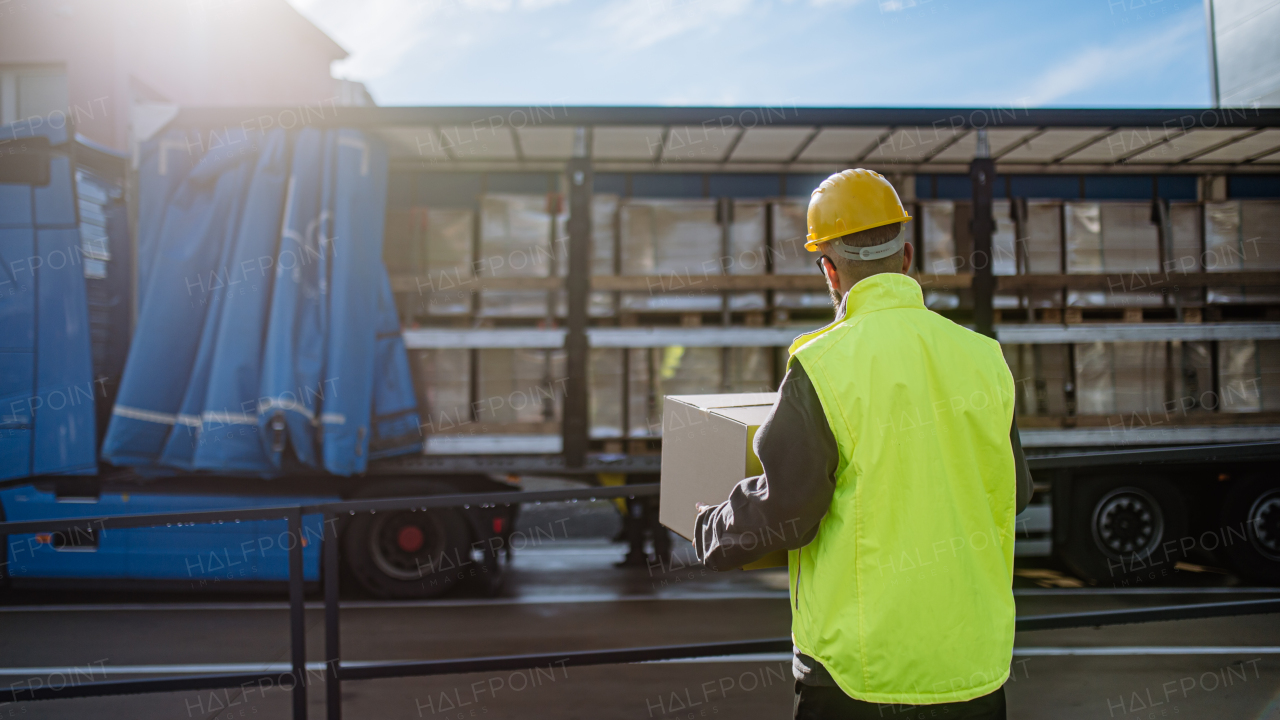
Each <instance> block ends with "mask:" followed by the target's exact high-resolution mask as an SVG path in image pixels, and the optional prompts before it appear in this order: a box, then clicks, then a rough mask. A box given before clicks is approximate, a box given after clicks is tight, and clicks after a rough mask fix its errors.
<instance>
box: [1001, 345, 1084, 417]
mask: <svg viewBox="0 0 1280 720" xmlns="http://www.w3.org/2000/svg"><path fill="white" fill-rule="evenodd" d="M1002 350H1003V351H1004V357H1005V361H1006V362H1007V363H1008V364H1009V371H1010V372H1011V373H1012V374H1013V380H1014V392H1015V393H1016V394H1017V398H1016V402H1017V410H1018V414H1019V416H1021V417H1031V416H1036V415H1040V416H1061V415H1065V414H1066V412H1067V403H1066V386H1067V384H1068V382H1069V381H1070V373H1069V370H1070V368H1069V367H1068V361H1067V353H1068V346H1067V345H1004V346H1002Z"/></svg>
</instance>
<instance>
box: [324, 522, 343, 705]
mask: <svg viewBox="0 0 1280 720" xmlns="http://www.w3.org/2000/svg"><path fill="white" fill-rule="evenodd" d="M320 534H321V536H322V539H321V542H322V543H323V546H322V547H321V552H322V553H323V554H324V569H323V571H322V572H323V574H324V672H325V676H324V682H325V685H324V703H325V717H326V718H327V720H342V678H341V677H340V676H339V675H338V669H339V666H340V663H341V661H342V650H341V643H340V639H341V638H340V635H339V632H338V630H339V628H338V516H337V515H333V514H327V515H325V516H324V526H323V527H322V528H321V530H320Z"/></svg>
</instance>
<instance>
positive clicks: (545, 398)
mask: <svg viewBox="0 0 1280 720" xmlns="http://www.w3.org/2000/svg"><path fill="white" fill-rule="evenodd" d="M479 355H480V367H479V373H478V378H479V385H478V387H477V393H476V397H477V399H476V405H475V406H474V407H475V408H476V410H475V416H476V421H477V422H478V423H480V424H481V426H482V427H484V428H485V431H486V432H493V433H503V432H510V431H515V432H518V433H528V432H534V433H538V432H541V433H558V432H559V428H558V423H559V421H560V416H561V409H562V406H563V400H564V392H565V362H564V351H562V350H530V349H485V350H480V351H479ZM504 425H505V426H508V427H506V428H503V427H502V426H504ZM553 425H555V426H556V427H552V426H553Z"/></svg>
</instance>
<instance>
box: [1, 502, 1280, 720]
mask: <svg viewBox="0 0 1280 720" xmlns="http://www.w3.org/2000/svg"><path fill="white" fill-rule="evenodd" d="M657 494H658V485H657V484H644V485H627V486H621V487H610V488H585V489H573V490H547V491H539V492H523V491H519V492H502V493H477V494H467V495H431V496H425V497H414V498H385V499H371V500H350V501H342V502H326V503H318V504H308V505H286V506H276V507H266V508H261V507H259V508H237V509H232V510H209V511H199V512H179V513H160V514H144V515H112V516H98V517H89V518H66V519H51V520H27V521H16V522H5V523H0V536H3V535H17V534H26V533H36V532H50V533H56V532H60V531H68V530H85V529H88V530H90V531H92V530H93V529H97V530H105V529H116V528H140V527H159V526H170V527H179V526H188V525H197V524H207V523H215V524H216V523H223V522H234V521H237V520H239V521H244V520H279V519H281V518H283V519H285V520H286V521H287V522H288V531H289V532H290V533H296V534H295V535H293V537H297V538H301V537H302V518H303V516H304V515H315V514H320V515H322V516H323V517H324V525H325V526H333V527H335V528H336V523H334V522H332V521H336V519H337V518H338V517H339V516H341V515H344V514H354V513H360V512H376V511H390V510H412V509H419V510H426V509H428V508H444V507H469V506H471V505H477V506H495V505H507V506H509V505H513V504H522V503H530V502H561V501H572V500H582V499H588V500H596V499H611V498H632V499H634V498H638V497H649V496H656V495H657ZM336 539H337V538H336V529H335V536H334V537H329V536H328V534H327V533H326V534H325V536H324V540H323V542H322V544H321V545H322V548H321V553H322V556H323V557H322V568H323V570H322V573H321V574H322V580H323V586H324V638H325V640H324V642H325V650H324V657H325V661H324V663H323V671H322V675H321V677H322V678H323V679H324V684H325V707H326V716H327V718H328V720H341V717H342V696H341V683H342V682H343V681H346V680H373V679H385V678H401V677H423V676H430V675H449V674H460V673H475V672H491V671H507V670H524V669H529V668H533V667H538V666H543V665H548V664H558V665H562V666H564V667H568V666H585V665H609V664H622V663H637V662H650V661H655V660H675V659H681V658H695V657H727V656H734V655H744V654H754V653H763V652H790V651H791V638H790V637H778V638H764V639H757V640H739V641H732V642H717V643H700V644H690V645H666V646H658V647H637V648H619V649H610V650H584V651H574V652H557V653H543V654H536V655H504V656H497V657H479V658H456V659H448V660H426V661H412V662H381V663H370V662H361V663H358V664H353V665H349V666H344V665H343V663H342V660H341V638H340V633H339V626H338V619H339V615H338V614H339V606H338V543H337V542H336ZM302 560H303V558H302V543H301V542H294V543H293V545H292V547H290V548H289V638H290V666H291V669H290V670H289V672H285V673H281V672H267V671H262V672H248V673H219V674H209V675H183V676H166V677H156V678H144V679H137V680H110V681H102V682H87V683H81V684H76V685H68V686H64V687H60V688H56V689H55V688H53V687H49V686H42V687H38V688H30V687H28V688H26V689H23V688H19V687H14V686H10V687H7V688H0V702H24V701H34V700H52V699H70V698H85V697H105V696H111V695H134V694H143V693H159V692H177V691H185V690H214V689H225V688H246V687H249V686H257V687H258V688H259V689H261V688H263V687H264V686H265V687H266V688H268V689H269V688H272V687H278V688H281V689H286V690H289V691H290V692H291V694H292V698H291V699H292V708H293V717H294V718H295V720H305V718H306V717H307V685H308V684H309V676H308V675H307V672H308V670H307V663H306V625H305V605H304V597H303V596H304V586H303V562H302ZM1275 612H1280V598H1268V599H1262V600H1246V601H1236V602H1221V603H1204V604H1195V605H1175V606H1164V607H1154V608H1142V609H1125V610H1106V611H1101V612H1085V613H1066V614H1058V615H1041V616H1033V617H1023V618H1018V619H1017V621H1016V630H1018V631H1020V632H1026V631H1033V630H1056V629H1067V628H1083V627H1102V626H1106V625H1119V624H1129V623H1142V622H1158V621H1169V620H1190V619H1203V618H1215V617H1230V616H1236V615H1253V614H1262V613H1275Z"/></svg>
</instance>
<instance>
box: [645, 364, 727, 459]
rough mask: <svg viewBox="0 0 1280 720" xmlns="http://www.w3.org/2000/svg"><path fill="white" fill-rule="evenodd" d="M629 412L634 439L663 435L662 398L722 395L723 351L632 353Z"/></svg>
mask: <svg viewBox="0 0 1280 720" xmlns="http://www.w3.org/2000/svg"><path fill="white" fill-rule="evenodd" d="M631 353H632V355H631V368H630V370H631V377H630V381H629V385H630V388H629V392H630V394H629V396H628V398H629V399H628V408H629V415H630V435H631V436H632V437H657V436H659V435H661V434H662V398H663V397H664V396H666V395H701V394H707V393H718V392H723V386H722V384H721V380H720V379H721V377H722V364H723V357H722V355H721V349H720V348H686V347H666V348H647V349H633V350H631Z"/></svg>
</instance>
